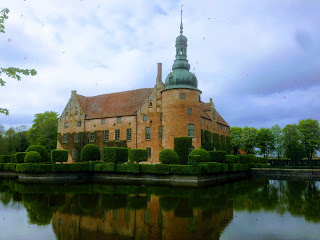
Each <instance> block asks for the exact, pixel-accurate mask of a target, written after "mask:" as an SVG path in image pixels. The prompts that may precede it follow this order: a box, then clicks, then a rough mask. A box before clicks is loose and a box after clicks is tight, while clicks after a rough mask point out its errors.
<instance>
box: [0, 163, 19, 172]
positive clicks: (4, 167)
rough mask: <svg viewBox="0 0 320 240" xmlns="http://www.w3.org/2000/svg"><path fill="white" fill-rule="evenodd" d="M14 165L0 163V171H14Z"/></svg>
mask: <svg viewBox="0 0 320 240" xmlns="http://www.w3.org/2000/svg"><path fill="white" fill-rule="evenodd" d="M16 165H17V164H16V163H0V171H15V168H16Z"/></svg>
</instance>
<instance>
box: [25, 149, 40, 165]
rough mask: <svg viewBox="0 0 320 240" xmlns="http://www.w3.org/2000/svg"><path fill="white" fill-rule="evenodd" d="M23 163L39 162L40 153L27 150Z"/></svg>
mask: <svg viewBox="0 0 320 240" xmlns="http://www.w3.org/2000/svg"><path fill="white" fill-rule="evenodd" d="M24 162H25V163H40V162H41V155H40V153H39V152H36V151H29V152H28V153H27V155H26V156H25V158H24Z"/></svg>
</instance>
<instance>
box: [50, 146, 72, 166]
mask: <svg viewBox="0 0 320 240" xmlns="http://www.w3.org/2000/svg"><path fill="white" fill-rule="evenodd" d="M68 155H69V151H68V150H56V149H54V150H52V151H51V160H52V162H60V163H62V162H68Z"/></svg>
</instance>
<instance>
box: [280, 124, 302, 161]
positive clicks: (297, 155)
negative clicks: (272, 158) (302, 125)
mask: <svg viewBox="0 0 320 240" xmlns="http://www.w3.org/2000/svg"><path fill="white" fill-rule="evenodd" d="M283 134H284V147H285V152H284V153H285V156H286V157H288V158H290V159H291V161H292V163H293V165H296V164H297V162H298V161H299V160H300V159H301V158H303V155H304V150H303V147H302V145H301V143H300V141H299V131H298V126H297V125H296V124H292V125H290V124H288V125H287V126H285V127H284V128H283Z"/></svg>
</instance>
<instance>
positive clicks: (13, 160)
mask: <svg viewBox="0 0 320 240" xmlns="http://www.w3.org/2000/svg"><path fill="white" fill-rule="evenodd" d="M10 162H11V163H16V162H17V158H16V154H11V157H10Z"/></svg>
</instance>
